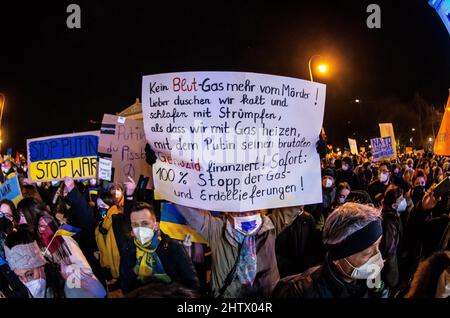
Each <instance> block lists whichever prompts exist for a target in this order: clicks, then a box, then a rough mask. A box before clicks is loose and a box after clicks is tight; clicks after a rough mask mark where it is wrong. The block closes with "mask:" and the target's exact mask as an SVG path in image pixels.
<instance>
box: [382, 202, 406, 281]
mask: <svg viewBox="0 0 450 318" xmlns="http://www.w3.org/2000/svg"><path fill="white" fill-rule="evenodd" d="M382 217H383V220H382V226H383V237H382V239H381V244H380V251H381V254H382V255H383V259H384V260H385V263H384V266H383V269H382V270H381V279H382V280H383V282H385V283H386V285H387V286H388V287H390V288H392V289H393V288H395V287H396V286H397V285H398V282H399V269H398V259H399V256H400V241H401V239H402V237H403V225H402V222H401V219H400V215H399V214H398V212H397V211H395V210H393V209H383V211H382Z"/></svg>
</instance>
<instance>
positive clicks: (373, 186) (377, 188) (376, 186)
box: [367, 180, 389, 205]
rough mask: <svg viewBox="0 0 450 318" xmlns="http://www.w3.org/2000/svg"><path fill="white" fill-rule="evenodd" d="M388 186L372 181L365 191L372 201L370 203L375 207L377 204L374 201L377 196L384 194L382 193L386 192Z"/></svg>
mask: <svg viewBox="0 0 450 318" xmlns="http://www.w3.org/2000/svg"><path fill="white" fill-rule="evenodd" d="M388 186H389V184H388V185H385V184H383V183H381V182H380V181H379V180H375V181H372V182H371V183H370V184H369V187H368V189H367V193H369V195H370V198H371V199H372V202H373V203H374V204H375V205H377V203H378V202H377V201H376V200H375V198H376V196H377V194H380V193H384V192H385V191H386V189H387V187H388Z"/></svg>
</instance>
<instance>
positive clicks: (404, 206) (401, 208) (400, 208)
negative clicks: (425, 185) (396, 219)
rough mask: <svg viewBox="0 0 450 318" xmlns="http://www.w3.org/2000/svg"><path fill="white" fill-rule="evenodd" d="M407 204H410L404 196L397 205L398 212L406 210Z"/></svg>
mask: <svg viewBox="0 0 450 318" xmlns="http://www.w3.org/2000/svg"><path fill="white" fill-rule="evenodd" d="M407 206H408V204H407V203H406V199H405V198H403V199H402V201H401V202H400V204H399V205H398V207H397V212H404V211H405V210H406V207H407Z"/></svg>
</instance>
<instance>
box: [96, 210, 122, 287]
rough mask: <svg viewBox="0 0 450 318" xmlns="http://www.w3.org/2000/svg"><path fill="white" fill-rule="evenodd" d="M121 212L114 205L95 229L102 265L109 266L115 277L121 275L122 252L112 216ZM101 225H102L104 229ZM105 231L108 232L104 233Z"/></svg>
mask: <svg viewBox="0 0 450 318" xmlns="http://www.w3.org/2000/svg"><path fill="white" fill-rule="evenodd" d="M119 213H122V211H121V210H119V209H118V208H117V206H115V205H114V206H112V207H111V208H110V209H109V210H108V212H107V214H106V217H105V218H104V219H103V221H102V222H100V224H99V225H98V226H97V227H96V229H95V240H96V242H97V246H98V249H99V251H100V265H101V266H102V267H105V268H109V270H110V271H111V275H112V277H113V278H118V277H119V266H120V254H119V249H118V247H117V243H116V237H115V236H114V230H113V228H112V216H113V215H115V214H119ZM99 227H102V231H100V229H99ZM105 231H106V234H103V233H104V232H105ZM102 232H103V233H102Z"/></svg>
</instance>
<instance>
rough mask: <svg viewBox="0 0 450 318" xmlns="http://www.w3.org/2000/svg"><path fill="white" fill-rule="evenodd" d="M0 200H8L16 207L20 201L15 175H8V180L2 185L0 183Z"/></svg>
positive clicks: (17, 180) (20, 192)
mask: <svg viewBox="0 0 450 318" xmlns="http://www.w3.org/2000/svg"><path fill="white" fill-rule="evenodd" d="M0 199H9V200H11V201H12V202H14V204H15V205H16V206H17V203H19V201H20V200H22V191H21V190H20V184H19V179H18V178H17V175H13V176H11V175H8V179H7V180H6V181H5V182H3V184H1V183H0Z"/></svg>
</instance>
